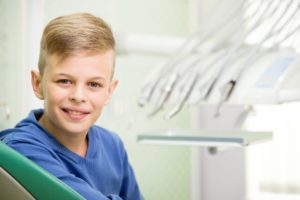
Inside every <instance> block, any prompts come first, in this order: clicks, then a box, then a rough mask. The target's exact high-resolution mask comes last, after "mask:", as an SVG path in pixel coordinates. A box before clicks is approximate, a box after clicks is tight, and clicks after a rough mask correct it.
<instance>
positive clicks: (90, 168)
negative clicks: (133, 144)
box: [0, 109, 143, 200]
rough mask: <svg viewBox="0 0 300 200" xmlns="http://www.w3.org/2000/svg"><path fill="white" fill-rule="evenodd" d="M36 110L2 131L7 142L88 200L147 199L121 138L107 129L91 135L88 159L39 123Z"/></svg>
mask: <svg viewBox="0 0 300 200" xmlns="http://www.w3.org/2000/svg"><path fill="white" fill-rule="evenodd" d="M42 114H43V110H41V109H40V110H34V111H32V112H30V114H29V116H28V117H27V118H25V119H24V120H22V121H21V122H19V123H18V124H17V125H16V127H15V128H12V129H7V130H4V131H2V132H0V137H2V140H3V141H4V143H6V144H7V145H8V146H10V147H12V148H13V149H15V150H17V151H18V152H20V153H21V154H23V155H25V156H26V157H28V158H29V159H30V160H32V161H34V162H35V163H37V164H38V165H40V166H41V167H43V168H44V169H46V170H47V171H49V172H50V173H52V174H53V175H55V176H56V177H57V178H59V179H60V180H62V181H63V182H65V183H66V184H67V185H69V186H70V187H72V188H73V189H74V190H76V191H77V192H78V193H80V194H81V195H82V196H83V197H85V198H86V199H88V200H94V199H95V200H105V199H113V200H121V199H122V200H125V199H126V200H140V199H143V198H142V195H141V193H140V190H139V187H138V184H137V182H136V179H135V176H134V172H133V170H132V167H131V166H130V164H129V161H128V157H127V153H126V150H125V148H124V145H123V143H122V141H121V140H120V138H119V137H118V136H117V135H116V134H115V133H112V132H110V131H108V130H106V129H104V128H101V127H99V126H92V127H91V128H90V129H89V132H88V135H87V137H88V141H89V142H88V149H87V154H86V156H85V157H81V156H79V155H77V154H76V153H74V152H72V151H70V150H68V149H67V148H66V147H64V146H63V145H62V144H61V143H59V142H58V141H57V140H56V139H55V138H54V137H53V136H52V135H51V134H50V133H49V132H47V131H46V130H45V129H44V128H43V127H42V126H41V125H40V124H39V122H38V119H39V118H40V116H41V115H42Z"/></svg>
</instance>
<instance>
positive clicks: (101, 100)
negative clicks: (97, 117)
mask: <svg viewBox="0 0 300 200" xmlns="http://www.w3.org/2000/svg"><path fill="white" fill-rule="evenodd" d="M108 98H109V93H108V92H107V91H106V92H101V93H100V94H93V95H91V96H90V99H91V100H92V102H93V104H94V105H95V106H96V107H98V108H101V107H103V106H104V105H105V104H106V102H107V99H108Z"/></svg>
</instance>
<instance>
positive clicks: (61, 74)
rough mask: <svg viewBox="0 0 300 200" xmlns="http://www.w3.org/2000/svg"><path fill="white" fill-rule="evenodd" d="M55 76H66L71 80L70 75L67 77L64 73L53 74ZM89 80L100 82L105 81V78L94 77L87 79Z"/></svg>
mask: <svg viewBox="0 0 300 200" xmlns="http://www.w3.org/2000/svg"><path fill="white" fill-rule="evenodd" d="M54 75H55V76H67V77H70V78H73V76H72V75H69V74H65V73H58V74H54ZM89 79H91V80H95V79H100V80H104V81H105V80H106V79H105V78H103V77H101V76H95V77H92V78H89Z"/></svg>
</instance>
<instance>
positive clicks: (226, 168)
mask: <svg viewBox="0 0 300 200" xmlns="http://www.w3.org/2000/svg"><path fill="white" fill-rule="evenodd" d="M215 110H216V105H204V106H200V108H199V107H198V109H195V108H193V107H191V109H190V111H191V127H192V128H193V129H198V130H207V129H208V130H209V129H211V130H216V129H219V130H220V133H223V134H224V133H230V131H231V130H232V131H233V130H240V129H241V128H242V127H243V124H244V121H245V119H246V118H247V116H248V114H249V111H250V110H251V109H249V107H246V106H241V105H223V106H222V107H221V108H220V110H219V116H218V117H215ZM221 148H223V147H221ZM244 151H245V149H244V148H231V149H230V151H222V152H220V151H219V149H218V147H213V146H212V147H209V148H208V149H207V148H205V147H199V148H193V149H192V165H191V167H192V170H191V171H192V173H193V176H191V186H190V187H191V199H193V200H194V199H197V198H198V197H199V196H201V199H204V200H205V199H210V200H216V199H223V200H232V199H243V198H244V195H245V193H246V187H245V182H246V180H245V176H244V175H245V158H244ZM216 152H219V153H216ZM220 177H222V178H220ZM203 183H204V184H203ZM215 191H218V192H215Z"/></svg>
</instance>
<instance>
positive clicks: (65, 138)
mask: <svg viewBox="0 0 300 200" xmlns="http://www.w3.org/2000/svg"><path fill="white" fill-rule="evenodd" d="M39 123H40V124H41V125H42V126H43V127H44V128H45V129H46V130H47V131H48V132H49V133H50V134H51V135H52V136H53V137H54V138H55V139H56V140H57V141H58V142H60V143H61V144H62V145H64V146H65V147H66V148H67V149H69V150H70V151H72V152H74V153H76V154H78V155H79V156H81V157H85V156H86V153H87V148H88V139H87V133H85V134H72V133H66V132H65V131H63V130H58V129H55V130H54V128H53V127H54V126H53V125H52V124H51V122H50V121H49V120H47V119H46V118H45V116H44V115H43V116H42V117H41V118H40V119H39Z"/></svg>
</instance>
